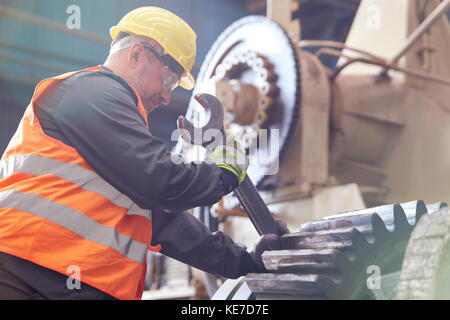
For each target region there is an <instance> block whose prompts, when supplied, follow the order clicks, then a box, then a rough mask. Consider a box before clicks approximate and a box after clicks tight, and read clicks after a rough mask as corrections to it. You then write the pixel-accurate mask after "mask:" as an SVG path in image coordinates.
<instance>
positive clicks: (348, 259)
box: [333, 249, 356, 274]
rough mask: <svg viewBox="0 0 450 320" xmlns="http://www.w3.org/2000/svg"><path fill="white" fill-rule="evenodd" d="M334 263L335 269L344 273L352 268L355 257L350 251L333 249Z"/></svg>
mask: <svg viewBox="0 0 450 320" xmlns="http://www.w3.org/2000/svg"><path fill="white" fill-rule="evenodd" d="M333 257H334V263H335V265H336V269H337V270H338V271H339V272H340V273H341V274H344V273H345V272H347V271H348V270H353V269H354V266H353V262H354V261H355V259H356V258H355V257H354V256H353V254H352V253H351V252H346V253H344V252H343V251H341V250H336V249H335V250H333Z"/></svg>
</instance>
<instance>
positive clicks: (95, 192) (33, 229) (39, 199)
mask: <svg viewBox="0 0 450 320" xmlns="http://www.w3.org/2000/svg"><path fill="white" fill-rule="evenodd" d="M111 36H112V38H113V42H112V45H111V51H110V54H109V56H108V58H107V60H106V62H105V63H104V65H102V66H97V67H92V68H88V69H85V70H81V71H77V72H72V73H67V74H64V75H60V76H58V77H55V78H51V79H45V80H43V81H41V82H40V83H39V84H38V85H37V87H36V90H35V93H34V95H33V98H32V99H31V103H30V105H29V106H28V108H27V110H26V112H25V114H24V116H23V118H22V120H21V122H20V124H19V127H18V129H17V132H16V134H15V135H14V137H13V138H12V139H11V142H10V143H9V145H8V147H7V149H6V151H5V153H4V155H3V157H2V159H1V162H0V164H1V166H0V298H1V299H8V298H11V299H42V298H44V299H77V298H78V299H114V298H117V299H139V298H141V295H142V292H143V283H144V277H145V271H146V266H145V257H146V254H147V251H148V250H152V251H155V252H158V251H160V252H161V253H163V254H166V255H168V256H171V257H173V258H175V259H177V260H180V261H182V262H185V263H187V264H190V265H192V266H194V267H197V268H199V269H202V270H204V271H207V272H211V273H215V274H218V275H222V276H225V277H229V278H236V277H239V276H241V275H245V274H247V273H248V272H259V271H264V266H263V265H262V261H261V253H262V252H263V251H264V250H266V249H267V248H277V246H278V237H277V236H275V235H266V236H264V237H262V238H261V239H260V240H259V241H258V242H257V244H256V246H255V248H254V251H253V252H252V253H251V254H250V253H248V252H247V251H246V248H245V247H244V246H242V245H240V244H236V243H234V242H233V241H232V240H231V239H230V238H229V237H228V236H227V235H225V234H224V233H222V232H216V233H211V232H210V231H209V230H208V229H207V228H206V227H205V226H204V225H203V224H202V223H201V222H200V221H199V220H197V219H196V218H195V217H193V216H192V215H190V214H189V213H187V212H184V210H186V209H189V208H193V207H195V206H208V205H212V204H214V203H216V202H217V201H218V200H219V199H221V197H223V196H224V195H225V194H227V193H229V192H230V191H231V190H233V189H234V188H235V187H236V186H237V185H238V184H239V183H240V182H241V181H242V179H243V177H244V176H245V171H244V170H243V169H242V168H240V167H238V166H236V165H233V164H229V163H224V162H221V161H220V159H216V162H217V165H216V164H207V163H200V164H186V163H174V162H173V161H172V160H171V154H170V152H169V151H168V150H167V149H166V147H165V145H164V143H163V142H162V141H161V140H160V139H158V138H156V137H154V136H152V134H151V133H150V132H149V130H148V124H147V114H148V113H149V112H150V111H152V110H154V109H156V108H157V107H158V106H159V105H160V104H161V103H163V104H168V103H169V101H170V95H171V92H172V90H173V89H175V88H176V87H177V86H178V85H180V86H181V87H182V88H184V89H187V90H190V89H192V88H193V87H194V79H193V77H192V75H191V74H190V73H189V71H190V69H191V67H192V65H193V63H194V60H195V50H196V49H195V38H196V35H195V33H194V31H192V29H191V28H190V27H189V26H188V25H187V24H186V23H185V22H184V21H183V20H182V19H180V18H179V17H177V16H176V15H174V14H172V13H171V12H169V11H167V10H164V9H160V8H156V7H142V8H138V9H135V10H133V11H131V12H130V13H128V14H127V15H126V16H125V17H124V18H123V19H122V20H121V21H120V22H119V24H118V25H117V26H115V27H113V28H111ZM280 230H282V231H283V232H286V228H285V225H283V224H282V223H280ZM69 276H71V277H69Z"/></svg>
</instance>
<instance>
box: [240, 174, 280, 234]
mask: <svg viewBox="0 0 450 320" xmlns="http://www.w3.org/2000/svg"><path fill="white" fill-rule="evenodd" d="M234 194H235V195H236V197H237V198H238V199H239V202H240V203H241V205H242V207H243V208H244V210H245V212H246V213H247V215H248V217H249V218H250V221H251V222H252V223H253V226H254V227H255V229H256V231H257V232H258V234H259V235H263V234H268V233H275V234H278V235H281V234H280V231H279V230H278V228H277V224H276V222H275V219H274V218H273V216H272V215H271V214H270V212H269V209H268V208H267V206H266V204H265V203H264V201H263V199H262V198H261V196H260V195H259V193H258V191H257V190H256V187H255V185H254V184H253V182H252V180H251V179H250V177H249V176H248V175H245V178H244V181H242V182H241V184H240V185H239V186H238V187H237V188H235V189H234Z"/></svg>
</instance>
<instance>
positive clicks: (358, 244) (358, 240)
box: [351, 229, 371, 255]
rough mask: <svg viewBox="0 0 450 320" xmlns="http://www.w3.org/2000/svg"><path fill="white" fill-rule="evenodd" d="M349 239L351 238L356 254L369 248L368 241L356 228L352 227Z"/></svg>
mask: <svg viewBox="0 0 450 320" xmlns="http://www.w3.org/2000/svg"><path fill="white" fill-rule="evenodd" d="M351 239H352V248H353V249H354V250H355V252H356V253H357V254H358V255H362V254H364V253H366V252H368V251H369V250H370V248H371V245H370V243H369V241H367V239H366V238H365V237H364V236H363V234H362V233H361V232H360V231H359V230H358V229H352V231H351Z"/></svg>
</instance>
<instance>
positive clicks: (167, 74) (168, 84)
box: [142, 43, 184, 91]
mask: <svg viewBox="0 0 450 320" xmlns="http://www.w3.org/2000/svg"><path fill="white" fill-rule="evenodd" d="M142 45H143V46H144V48H145V49H147V50H149V51H151V52H152V53H153V54H154V55H155V57H156V58H158V60H159V61H161V62H162V63H163V64H164V71H163V72H164V74H163V83H164V89H168V88H170V91H173V90H175V88H176V87H178V85H179V83H180V76H181V74H182V72H183V71H184V69H182V67H181V70H180V66H177V65H174V61H172V60H174V59H173V58H172V57H170V56H168V55H163V56H162V55H160V54H159V53H158V52H156V50H155V49H153V48H152V47H150V46H148V45H145V44H144V43H142ZM175 63H176V62H175ZM177 64H178V63H177ZM169 65H172V66H173V67H174V68H175V69H178V73H181V74H180V76H179V75H178V74H177V73H175V72H174V71H172V70H171V68H170V67H169Z"/></svg>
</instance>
